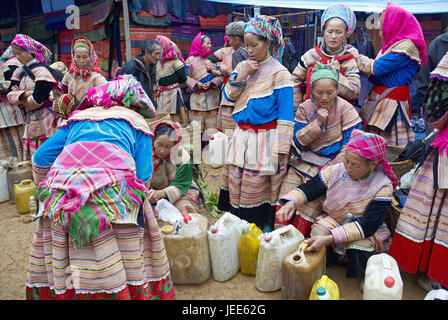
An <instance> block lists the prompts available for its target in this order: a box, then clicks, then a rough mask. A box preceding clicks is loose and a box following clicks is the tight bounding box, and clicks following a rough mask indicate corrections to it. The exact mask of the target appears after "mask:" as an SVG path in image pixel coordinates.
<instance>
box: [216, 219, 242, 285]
mask: <svg viewBox="0 0 448 320" xmlns="http://www.w3.org/2000/svg"><path fill="white" fill-rule="evenodd" d="M248 224H249V223H248V222H247V221H245V220H241V219H240V218H238V217H237V216H235V215H233V214H231V213H230V212H226V213H224V214H223V216H222V217H221V218H219V220H218V221H216V223H215V224H213V225H212V226H211V227H210V229H209V230H208V231H207V234H208V245H209V249H210V259H211V263H212V273H213V278H214V279H215V280H216V281H220V282H224V281H227V280H229V279H230V278H232V277H233V276H234V275H235V274H236V273H237V272H238V270H239V268H240V262H239V258H238V243H239V242H240V239H241V236H242V234H243V229H244V226H245V225H248Z"/></svg>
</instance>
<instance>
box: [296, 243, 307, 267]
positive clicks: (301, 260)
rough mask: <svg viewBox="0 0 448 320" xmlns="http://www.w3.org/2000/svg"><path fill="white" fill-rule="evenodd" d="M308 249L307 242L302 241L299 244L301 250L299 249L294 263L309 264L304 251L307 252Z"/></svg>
mask: <svg viewBox="0 0 448 320" xmlns="http://www.w3.org/2000/svg"><path fill="white" fill-rule="evenodd" d="M307 247H308V243H306V242H305V241H302V242H301V243H300V244H299V248H298V249H297V251H296V254H295V255H294V257H293V261H294V262H296V263H300V264H302V263H303V264H306V263H307V262H306V258H305V253H304V251H305V249H306V248H307ZM297 256H298V259H297Z"/></svg>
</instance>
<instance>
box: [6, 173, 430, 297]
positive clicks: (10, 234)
mask: <svg viewBox="0 0 448 320" xmlns="http://www.w3.org/2000/svg"><path fill="white" fill-rule="evenodd" d="M202 167H203V170H204V171H206V172H207V176H206V182H207V184H208V188H209V190H211V191H213V192H218V186H219V180H220V169H213V168H211V167H209V166H207V165H203V166H202ZM207 218H208V219H209V224H212V223H214V222H215V221H216V219H215V218H213V217H211V216H210V215H207ZM34 227H35V224H34V222H32V219H31V217H30V215H29V214H27V215H20V214H19V213H18V212H17V211H16V208H15V205H12V204H11V203H10V202H9V201H7V202H3V203H0V300H23V299H25V276H26V268H27V265H28V259H29V251H30V247H31V240H32V237H33V232H34ZM327 275H328V277H329V278H330V279H332V280H334V281H335V282H336V283H337V284H338V287H339V291H340V299H341V300H360V299H362V294H361V292H360V290H359V280H357V279H349V278H346V277H345V269H344V268H343V267H331V268H327ZM417 276H418V275H417V274H409V273H406V272H404V271H401V277H402V279H403V283H404V285H403V287H404V288H403V299H404V300H423V298H424V297H425V295H426V291H424V290H423V289H421V288H420V287H419V286H418V284H417ZM174 288H175V292H176V298H177V299H178V300H280V299H282V294H281V290H278V291H276V292H269V293H263V292H260V291H258V290H257V289H256V287H255V277H252V276H247V275H244V274H242V273H241V272H239V273H238V274H237V275H235V276H234V277H233V278H232V279H230V280H228V281H226V282H223V283H221V282H217V281H215V280H214V279H213V276H212V275H210V278H209V279H208V280H207V281H205V282H204V283H202V284H199V285H174Z"/></svg>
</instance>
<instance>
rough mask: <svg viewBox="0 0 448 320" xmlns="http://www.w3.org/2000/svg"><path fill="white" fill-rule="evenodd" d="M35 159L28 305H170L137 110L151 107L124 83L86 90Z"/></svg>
mask: <svg viewBox="0 0 448 320" xmlns="http://www.w3.org/2000/svg"><path fill="white" fill-rule="evenodd" d="M87 99H89V100H90V101H91V102H92V103H93V105H94V107H91V108H88V109H85V110H78V111H75V112H73V113H72V115H71V116H70V118H69V119H68V120H67V121H65V122H64V123H63V124H62V126H61V127H60V128H59V130H58V131H57V132H56V133H55V134H54V135H53V136H52V137H51V138H50V139H48V141H46V142H45V143H44V144H43V145H42V146H41V147H40V148H39V149H38V150H37V152H36V153H35V154H34V157H33V173H34V178H35V181H36V182H37V183H39V182H41V183H40V184H39V187H38V189H37V192H36V196H37V199H38V202H39V211H38V214H37V219H38V221H37V222H36V231H35V233H34V237H33V241H32V247H31V253H30V263H29V265H28V271H27V276H26V293H27V298H28V299H78V300H79V299H89V300H93V299H172V298H174V289H173V283H172V279H171V276H170V269H169V265H168V259H167V256H166V251H165V247H164V245H163V241H162V237H161V233H160V229H159V227H158V224H157V221H156V219H155V216H154V214H153V211H152V209H151V205H150V203H149V202H148V201H145V199H146V197H147V196H148V190H147V188H146V186H145V183H148V181H149V179H150V177H151V174H152V162H151V161H150V160H149V161H148V157H150V158H151V155H152V146H151V141H152V132H151V130H150V128H149V127H148V125H147V124H146V121H145V119H144V118H143V117H142V116H141V115H139V114H138V113H137V112H135V111H134V110H137V109H139V108H145V109H147V111H148V112H149V113H151V114H153V117H154V116H155V109H154V106H153V104H152V102H151V100H150V99H149V97H148V96H147V95H146V93H145V92H144V90H143V88H142V86H141V84H140V83H139V82H138V81H137V80H136V79H135V78H134V77H133V76H130V75H124V76H121V77H119V78H118V79H117V80H114V81H111V82H108V83H106V84H104V85H102V86H99V87H94V88H92V89H90V90H88V91H87Z"/></svg>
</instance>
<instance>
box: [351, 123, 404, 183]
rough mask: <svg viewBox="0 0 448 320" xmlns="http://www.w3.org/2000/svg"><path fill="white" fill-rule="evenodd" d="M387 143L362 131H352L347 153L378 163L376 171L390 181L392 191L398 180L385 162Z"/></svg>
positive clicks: (381, 138)
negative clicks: (380, 172)
mask: <svg viewBox="0 0 448 320" xmlns="http://www.w3.org/2000/svg"><path fill="white" fill-rule="evenodd" d="M386 147H387V143H386V140H384V138H383V137H380V136H379V135H376V134H373V133H367V132H364V131H362V130H358V129H353V130H352V135H351V137H350V141H349V142H348V144H347V151H351V152H353V153H355V154H357V155H359V156H361V157H363V158H366V159H369V160H371V161H374V162H376V161H378V166H377V169H378V170H379V171H382V172H383V173H384V174H385V175H386V176H387V177H388V178H389V179H390V180H391V181H392V185H393V187H394V189H395V188H396V187H397V186H398V178H397V176H396V175H395V173H394V171H393V170H392V168H391V167H390V165H389V163H388V162H387V161H386Z"/></svg>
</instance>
